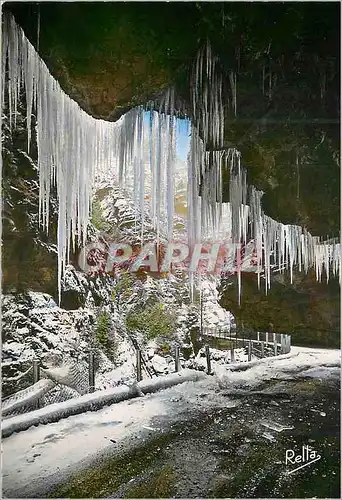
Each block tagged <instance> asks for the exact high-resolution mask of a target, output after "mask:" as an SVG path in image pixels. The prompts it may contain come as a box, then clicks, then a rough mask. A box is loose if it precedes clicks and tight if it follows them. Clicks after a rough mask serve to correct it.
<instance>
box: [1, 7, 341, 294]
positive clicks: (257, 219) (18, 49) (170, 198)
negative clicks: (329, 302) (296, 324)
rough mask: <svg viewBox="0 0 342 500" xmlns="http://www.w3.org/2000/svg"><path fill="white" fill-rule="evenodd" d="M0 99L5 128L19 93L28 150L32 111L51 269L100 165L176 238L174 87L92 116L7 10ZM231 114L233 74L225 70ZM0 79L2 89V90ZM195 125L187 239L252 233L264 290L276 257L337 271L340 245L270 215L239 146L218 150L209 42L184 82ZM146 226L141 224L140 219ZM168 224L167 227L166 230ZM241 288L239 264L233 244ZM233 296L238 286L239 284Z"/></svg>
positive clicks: (80, 235)
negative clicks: (51, 229)
mask: <svg viewBox="0 0 342 500" xmlns="http://www.w3.org/2000/svg"><path fill="white" fill-rule="evenodd" d="M1 69H2V82H1V84H2V86H1V88H2V95H1V104H2V106H3V105H4V103H5V102H6V105H7V106H8V110H9V120H10V124H11V126H14V127H15V125H16V116H17V108H18V103H19V100H20V99H21V98H22V97H23V96H22V94H23V93H24V94H25V100H26V108H27V135H28V148H30V141H31V135H32V134H31V123H32V119H31V117H32V114H35V115H36V120H35V122H36V136H37V146H38V167H39V182H40V210H39V211H40V221H41V223H42V224H43V226H44V227H45V228H46V230H48V225H49V199H50V194H51V190H52V188H54V187H56V191H57V197H58V203H59V219H58V268H59V272H58V276H59V287H60V280H61V276H62V274H63V272H64V268H65V265H66V263H67V260H68V255H69V250H70V245H73V246H75V244H76V242H77V244H78V245H84V244H85V241H86V236H87V226H88V221H89V214H90V211H91V199H92V181H93V178H94V174H95V172H96V170H97V169H106V170H110V169H111V170H112V171H115V175H116V177H117V179H118V181H119V182H120V183H121V184H122V185H124V186H125V187H126V188H127V189H128V191H130V193H131V195H132V197H133V199H134V202H135V206H136V214H138V213H139V217H140V218H141V220H142V221H144V217H145V213H146V210H148V211H149V216H150V217H151V219H152V221H153V223H154V227H155V229H156V232H157V235H159V234H160V233H164V234H166V235H167V237H168V239H169V240H171V239H172V237H173V225H174V202H175V200H174V197H175V189H174V183H175V160H176V110H175V93H174V91H173V90H172V89H169V90H167V91H166V92H165V94H164V97H163V99H161V100H159V102H158V103H150V105H149V108H148V111H149V112H148V113H147V112H146V109H144V108H143V107H142V106H141V107H137V108H135V109H132V110H131V111H129V112H128V113H127V114H126V115H124V116H123V117H122V118H120V120H118V121H117V122H116V123H112V122H106V121H104V120H97V119H94V118H93V117H91V116H89V115H88V114H87V113H86V112H84V111H83V110H82V109H81V108H80V107H79V106H78V104H77V103H76V102H74V101H73V100H72V99H70V98H69V97H68V96H67V95H66V94H65V93H64V92H63V90H62V89H61V87H60V86H59V84H58V83H57V82H56V80H55V79H54V78H53V77H52V76H51V74H50V73H49V71H48V68H47V66H46V65H45V63H44V62H43V61H42V60H41V59H40V57H39V56H38V54H37V52H36V51H35V49H34V47H33V46H32V45H31V44H30V42H29V41H28V40H27V38H26V37H25V35H24V33H23V31H22V29H21V28H20V27H18V26H17V24H16V22H15V20H14V18H13V17H12V16H11V15H9V14H6V15H5V16H4V30H3V37H2V68H1ZM229 80H230V85H231V91H232V104H231V107H232V109H233V111H234V113H236V92H237V89H236V76H235V75H234V74H231V75H230V77H229ZM5 87H6V89H7V91H8V92H7V94H6V96H5ZM191 101H192V127H191V146H190V152H189V155H188V171H187V175H188V200H187V202H188V215H187V232H188V240H189V244H190V246H192V245H193V244H194V243H195V242H199V241H201V238H210V239H211V240H216V241H219V240H220V239H221V238H222V237H223V236H224V237H225V238H226V237H227V231H228V232H229V233H230V237H229V238H228V239H229V241H231V242H233V243H238V244H241V245H245V244H246V243H247V242H250V241H254V245H255V252H256V260H257V272H258V274H259V279H260V274H261V273H264V275H265V287H266V291H267V290H268V289H269V286H270V272H271V268H273V267H274V266H275V265H276V266H277V268H278V269H279V270H280V271H281V270H284V269H289V271H290V274H291V279H292V275H293V269H294V267H298V268H299V270H304V271H308V269H309V268H310V267H314V268H315V270H316V277H317V279H318V280H321V278H322V273H323V270H325V272H326V276H327V279H328V278H329V274H330V272H332V273H333V274H334V275H339V274H340V259H341V256H340V245H339V244H338V243H335V242H330V243H325V244H324V243H323V242H321V241H320V240H319V239H318V238H315V237H312V236H311V235H310V234H309V233H308V232H307V231H305V230H303V229H302V228H300V227H299V226H294V225H284V224H281V223H279V222H276V221H274V220H272V219H271V218H270V217H267V216H266V215H265V214H264V213H263V211H262V208H261V197H262V193H261V192H259V191H257V190H256V189H254V188H253V187H251V188H248V186H247V182H246V172H245V169H244V168H243V167H242V164H241V155H240V152H239V151H237V150H236V149H234V148H230V149H225V148H224V142H223V135H224V114H225V113H224V106H223V77H222V74H221V72H220V68H219V65H218V60H217V58H216V57H215V56H214V55H213V53H212V51H211V48H210V45H209V43H207V44H206V45H205V47H204V48H203V49H202V50H200V51H199V53H198V56H197V58H196V61H195V65H194V70H193V75H192V81H191ZM223 169H227V170H228V171H229V174H230V180H229V195H230V204H225V203H222V171H223ZM142 226H143V225H142ZM164 228H166V231H165V230H164ZM237 269H238V278H239V290H240V289H241V271H240V268H239V252H237ZM239 294H240V292H239Z"/></svg>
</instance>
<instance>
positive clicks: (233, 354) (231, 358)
mask: <svg viewBox="0 0 342 500" xmlns="http://www.w3.org/2000/svg"><path fill="white" fill-rule="evenodd" d="M230 362H231V363H235V352H234V347H231V348H230Z"/></svg>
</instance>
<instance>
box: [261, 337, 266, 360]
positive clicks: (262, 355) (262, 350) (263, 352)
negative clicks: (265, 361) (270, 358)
mask: <svg viewBox="0 0 342 500" xmlns="http://www.w3.org/2000/svg"><path fill="white" fill-rule="evenodd" d="M260 349H261V357H262V358H264V357H265V349H264V341H263V340H262V341H261V342H260Z"/></svg>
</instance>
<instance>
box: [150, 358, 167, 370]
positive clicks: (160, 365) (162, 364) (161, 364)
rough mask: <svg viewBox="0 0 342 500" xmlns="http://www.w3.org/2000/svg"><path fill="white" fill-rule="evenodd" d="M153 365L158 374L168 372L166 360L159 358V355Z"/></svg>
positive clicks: (154, 359)
mask: <svg viewBox="0 0 342 500" xmlns="http://www.w3.org/2000/svg"><path fill="white" fill-rule="evenodd" d="M151 363H152V366H153V368H154V369H155V371H156V372H157V373H165V372H167V371H168V363H167V362H166V359H165V358H163V357H162V356H159V354H155V355H154V356H153V358H152V359H151Z"/></svg>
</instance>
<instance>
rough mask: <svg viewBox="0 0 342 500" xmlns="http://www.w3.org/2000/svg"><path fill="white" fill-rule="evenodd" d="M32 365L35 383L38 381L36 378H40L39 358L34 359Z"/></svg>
mask: <svg viewBox="0 0 342 500" xmlns="http://www.w3.org/2000/svg"><path fill="white" fill-rule="evenodd" d="M32 365H33V383H34V384H36V383H37V382H38V380H39V379H40V366H39V360H38V359H34V360H33V363H32Z"/></svg>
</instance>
